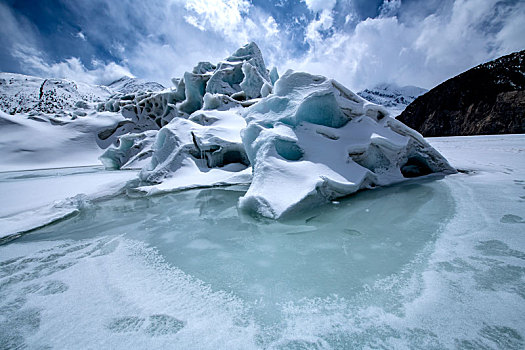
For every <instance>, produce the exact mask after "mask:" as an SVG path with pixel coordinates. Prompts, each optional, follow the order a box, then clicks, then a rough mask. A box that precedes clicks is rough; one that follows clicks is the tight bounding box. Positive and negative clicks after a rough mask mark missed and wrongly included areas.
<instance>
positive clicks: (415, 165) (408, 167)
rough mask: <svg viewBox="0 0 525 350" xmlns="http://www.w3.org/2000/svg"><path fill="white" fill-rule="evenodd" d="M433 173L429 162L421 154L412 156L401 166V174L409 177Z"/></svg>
mask: <svg viewBox="0 0 525 350" xmlns="http://www.w3.org/2000/svg"><path fill="white" fill-rule="evenodd" d="M431 173H432V170H431V169H430V167H429V166H428V164H427V162H426V161H425V160H424V159H423V158H422V157H420V156H412V157H410V158H408V160H407V162H406V163H405V165H403V166H402V167H401V174H403V176H404V177H407V178H411V177H418V176H423V175H428V174H431Z"/></svg>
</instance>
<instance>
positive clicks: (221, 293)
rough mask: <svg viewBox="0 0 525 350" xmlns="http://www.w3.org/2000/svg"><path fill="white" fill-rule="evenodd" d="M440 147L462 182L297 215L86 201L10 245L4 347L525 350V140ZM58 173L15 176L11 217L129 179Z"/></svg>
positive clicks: (5, 263)
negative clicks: (266, 216) (42, 192)
mask: <svg viewBox="0 0 525 350" xmlns="http://www.w3.org/2000/svg"><path fill="white" fill-rule="evenodd" d="M428 141H429V142H430V143H431V145H432V146H433V147H435V148H436V149H437V150H438V151H440V152H441V153H442V154H443V155H444V156H445V157H446V158H447V159H448V160H449V161H450V163H451V164H452V166H454V167H456V168H458V169H460V170H461V171H462V172H460V173H458V174H454V175H450V176H447V177H444V178H441V179H433V180H432V179H427V180H425V181H421V180H415V181H413V182H410V183H405V184H400V185H395V186H391V187H386V188H381V189H375V190H372V191H364V192H360V193H358V194H356V195H352V196H350V197H348V198H346V199H343V200H341V201H339V202H335V203H332V204H328V205H325V206H320V207H318V208H316V210H312V211H308V212H304V213H303V215H302V216H299V217H298V218H294V219H293V220H284V221H273V220H261V219H258V220H254V219H252V218H250V217H246V216H243V215H240V214H239V212H238V211H237V201H238V198H239V197H240V196H242V195H243V194H244V191H246V187H235V186H234V187H226V188H222V189H203V190H191V191H185V192H180V193H170V194H164V195H160V196H154V197H145V198H135V199H132V198H129V197H125V196H117V197H115V196H112V197H111V198H107V199H104V200H99V201H94V202H92V201H89V200H85V197H82V196H79V197H77V200H78V201H81V202H82V203H84V204H83V205H81V206H79V207H78V212H77V213H76V214H75V215H73V216H71V217H70V218H68V219H66V220H62V221H60V222H58V223H56V224H53V225H50V226H46V227H43V228H41V229H38V230H35V231H33V232H32V233H29V234H27V235H24V236H22V237H20V238H18V239H17V240H13V241H11V242H9V243H6V244H4V245H2V246H0V347H1V348H17V347H24V346H27V347H29V348H39V347H48V346H49V347H52V348H117V349H118V348H129V347H134V348H150V349H161V348H177V349H187V348H200V349H251V348H253V349H255V348H270V349H297V348H301V349H303V348H305V349H340V348H357V349H360V348H388V349H391V348H399V349H405V348H415V349H429V348H436V349H438V348H439V349H441V348H462V349H485V348H487V349H522V348H524V347H525V340H524V339H525V316H524V315H525V302H524V299H525V294H524V292H523V291H524V290H525V236H524V232H525V219H524V217H525V211H524V203H525V162H524V161H523V159H524V158H523V156H524V153H525V135H498V136H476V137H450V138H434V139H428ZM53 172H55V170H38V171H31V172H6V173H2V174H1V180H0V193H2V196H1V197H0V198H1V203H0V204H1V207H2V208H3V209H2V210H3V211H4V215H7V216H9V215H11V214H13V213H14V212H16V211H23V210H25V209H29V208H30V207H31V206H33V208H34V207H36V206H40V205H45V203H44V202H45V201H42V199H41V198H39V196H38V195H37V190H39V189H42V188H45V189H46V196H47V197H49V198H51V193H54V194H53V196H54V197H53V198H54V199H56V200H60V199H63V198H64V197H71V196H75V195H78V194H80V193H86V194H88V196H92V197H98V195H97V193H98V194H99V195H100V194H102V190H103V189H108V187H106V186H105V184H109V183H111V182H112V181H113V180H119V183H121V184H122V183H123V182H124V180H125V179H124V178H118V177H120V176H124V177H126V176H128V175H129V174H131V172H125V171H113V172H106V171H102V170H100V169H93V168H76V169H69V170H67V171H66V170H60V171H56V173H53ZM113 176H114V177H113ZM115 183H116V182H115ZM73 185H74V186H73ZM73 187H74V188H75V189H74V190H73ZM109 189H110V191H109V192H105V193H106V194H109V193H115V191H116V190H117V188H116V187H114V188H113V190H111V186H109ZM70 190H71V191H70ZM6 193H7V194H9V195H5V194H6ZM8 208H9V209H8ZM6 211H7V212H6ZM0 227H4V226H3V225H1V224H0Z"/></svg>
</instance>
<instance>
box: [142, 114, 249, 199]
mask: <svg viewBox="0 0 525 350" xmlns="http://www.w3.org/2000/svg"><path fill="white" fill-rule="evenodd" d="M244 126H246V122H245V121H244V119H243V117H242V116H241V115H240V113H239V107H238V108H232V109H230V110H226V111H218V110H213V111H197V112H195V113H193V114H192V115H191V116H190V117H189V119H184V118H176V119H174V120H172V121H171V122H170V123H169V124H168V125H166V126H165V127H163V128H162V129H160V131H159V132H158V135H157V138H156V140H155V144H154V145H153V150H154V151H153V155H152V157H151V162H150V164H149V165H147V166H145V167H144V168H143V169H142V171H141V173H140V175H139V177H140V179H141V180H143V181H145V182H148V183H150V184H151V185H150V186H143V187H140V188H138V189H137V191H138V192H141V193H142V194H153V193H159V192H164V191H170V190H176V189H182V188H190V187H203V186H212V185H218V184H233V183H247V182H249V181H250V179H251V175H250V173H251V168H250V167H249V165H250V163H249V160H248V157H247V155H246V153H245V151H244V146H243V144H242V140H241V137H240V130H241V129H242V128H243V127H244Z"/></svg>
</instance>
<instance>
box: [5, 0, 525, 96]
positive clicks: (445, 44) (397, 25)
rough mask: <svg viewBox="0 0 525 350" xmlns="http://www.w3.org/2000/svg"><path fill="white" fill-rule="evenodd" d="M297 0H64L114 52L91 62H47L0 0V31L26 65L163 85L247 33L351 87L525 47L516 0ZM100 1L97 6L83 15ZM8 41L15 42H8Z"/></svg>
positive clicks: (450, 70) (433, 75)
mask: <svg viewBox="0 0 525 350" xmlns="http://www.w3.org/2000/svg"><path fill="white" fill-rule="evenodd" d="M303 2H304V3H305V4H306V6H307V7H308V9H309V10H310V11H311V13H310V14H309V15H308V13H306V14H305V11H306V10H305V9H304V6H303V5H302V4H301V5H300V6H298V7H297V9H298V12H297V13H294V9H293V8H292V9H291V8H290V7H289V4H288V5H286V6H288V7H287V8H286V11H291V13H290V16H287V18H286V19H285V20H283V19H282V18H280V17H278V16H275V17H274V16H271V15H270V14H269V13H268V12H266V11H265V10H263V9H262V8H261V7H258V6H256V5H254V4H252V3H251V2H250V1H248V0H210V1H204V0H188V1H183V0H170V1H165V0H150V1H148V2H143V1H137V0H121V1H107V0H78V1H75V2H64V3H63V4H64V6H66V7H67V9H68V11H70V12H72V13H74V14H76V15H77V16H79V17H81V18H83V19H85V22H82V23H80V24H79V27H81V28H82V31H81V32H80V33H82V35H84V36H85V37H86V38H89V41H87V42H86V44H85V45H96V47H104V48H105V49H106V50H107V51H108V52H110V53H111V55H113V56H114V57H116V59H115V61H116V62H118V63H114V64H106V65H104V64H100V65H93V66H90V68H91V69H87V68H86V67H85V66H84V65H83V64H82V62H81V61H80V60H79V59H73V58H70V59H68V60H63V62H59V63H55V62H49V61H48V60H47V58H48V56H46V55H43V54H41V53H40V51H42V47H41V46H39V45H40V44H39V43H40V42H41V39H42V37H39V34H38V30H35V28H34V27H33V26H32V24H31V23H30V22H28V21H27V20H25V19H24V18H21V17H19V16H15V15H14V14H13V13H11V12H10V11H11V10H10V9H9V8H7V7H6V6H5V5H2V4H0V19H1V20H2V21H1V22H2V23H3V26H1V27H0V34H2V38H6V37H7V38H12V39H9V40H8V43H9V45H10V46H9V45H8V48H7V50H9V51H10V52H15V51H17V52H18V53H20V52H24V50H25V52H26V53H25V57H24V58H22V57H20V56H17V59H18V60H20V62H21V64H23V65H24V67H29V68H30V69H31V72H40V73H39V74H44V73H45V74H54V75H61V76H66V75H69V77H70V78H73V77H76V78H80V79H83V80H84V81H86V80H88V81H92V82H93V81H97V82H101V81H103V80H104V79H106V80H107V79H109V78H104V75H107V77H113V76H114V75H117V74H121V73H122V74H123V75H126V74H131V73H130V72H132V73H133V74H135V75H137V76H139V77H141V78H145V79H150V80H156V81H159V82H160V83H163V84H166V85H169V84H170V83H169V81H170V78H171V77H180V76H182V74H183V73H184V71H188V70H191V69H192V67H193V66H194V65H195V64H196V63H197V62H198V61H203V60H207V61H211V62H217V61H219V60H220V59H223V58H225V57H227V56H228V55H229V54H230V53H232V52H233V51H234V50H235V49H236V48H238V47H239V46H241V45H244V44H245V43H246V42H249V41H255V42H256V43H257V44H258V45H259V46H260V48H261V50H262V51H263V54H264V56H265V61H266V63H267V65H268V66H269V67H271V66H273V65H277V66H278V68H279V71H281V72H283V71H284V70H286V69H287V68H294V69H301V70H306V71H311V72H313V73H318V74H323V75H327V76H330V77H333V78H336V79H338V80H339V81H341V82H342V83H343V84H345V85H347V86H349V87H350V88H352V89H354V90H356V89H360V88H363V87H367V86H370V85H373V84H375V83H379V82H384V81H386V82H396V83H398V84H401V85H402V84H414V85H419V86H422V87H427V88H429V87H432V86H434V85H435V84H438V83H440V82H441V81H443V80H445V79H447V78H449V77H451V76H453V75H455V74H458V73H460V72H461V71H463V70H466V69H468V68H470V67H472V66H474V65H476V64H478V63H481V62H483V61H486V60H490V59H493V58H496V57H498V56H501V55H503V54H506V53H510V52H512V51H516V50H519V49H523V48H525V37H524V36H523V34H522V33H524V32H525V21H523V18H525V3H524V2H523V1H512V0H506V1H496V0H448V1H433V2H432V4H433V5H432V6H430V5H428V2H421V3H416V2H410V3H408V4H404V3H401V1H399V0H392V1H385V2H384V3H383V5H382V7H381V9H380V12H381V13H380V15H379V16H378V17H376V18H369V19H367V20H364V21H361V22H359V18H360V16H359V14H358V13H356V12H354V10H355V6H354V3H353V2H340V3H337V6H336V0H322V1H318V0H303ZM101 6H103V7H104V14H105V15H104V16H100V17H86V16H87V15H85V14H90V13H94V12H96V11H99V9H100V7H101ZM436 8H437V10H436ZM429 9H430V10H429ZM4 10H5V11H4ZM301 11H302V12H301ZM343 12H344V13H343ZM82 16H84V17H82ZM307 18H309V19H307ZM279 21H281V22H279ZM283 21H284V22H283ZM108 23H109V24H110V25H111V28H114V32H113V33H112V35H108V30H107V28H108ZM292 26H293V28H294V30H291V29H290V28H291V27H292ZM297 28H299V29H297ZM10 33H12V34H11V35H10ZM80 33H79V34H80ZM73 35H74V34H73ZM15 44H16V46H17V50H12V49H11V48H10V47H14V46H15ZM20 47H25V49H24V50H22V49H20ZM27 48H32V49H33V52H29V51H30V50H28V49H27ZM304 50H307V51H306V52H305V51H304ZM44 58H46V59H44ZM83 59H84V60H86V58H85V57H84V58H83ZM86 62H87V61H86ZM104 67H105V68H104ZM29 68H28V69H29ZM28 72H29V70H28ZM35 74H36V73H35Z"/></svg>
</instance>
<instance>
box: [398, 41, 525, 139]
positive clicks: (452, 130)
mask: <svg viewBox="0 0 525 350" xmlns="http://www.w3.org/2000/svg"><path fill="white" fill-rule="evenodd" d="M397 119H398V120H400V121H402V122H403V123H405V124H406V125H408V126H410V127H411V128H414V129H416V130H417V131H419V132H420V133H421V134H423V136H459V135H488V134H513V133H525V50H524V51H520V52H516V53H513V54H510V55H507V56H503V57H500V58H498V59H496V60H494V61H491V62H488V63H485V64H482V65H479V66H477V67H475V68H472V69H470V70H468V71H466V72H464V73H462V74H460V75H458V76H456V77H454V78H452V79H449V80H447V81H445V82H444V83H442V84H440V85H438V86H437V87H435V88H433V89H432V90H430V91H429V92H427V93H426V94H424V95H423V96H420V97H418V98H417V99H416V100H415V101H414V102H413V103H412V104H410V105H409V106H408V107H407V108H406V109H405V111H404V112H403V113H402V114H401V115H400V116H399V117H398V118H397Z"/></svg>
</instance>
